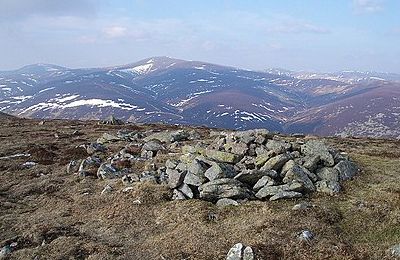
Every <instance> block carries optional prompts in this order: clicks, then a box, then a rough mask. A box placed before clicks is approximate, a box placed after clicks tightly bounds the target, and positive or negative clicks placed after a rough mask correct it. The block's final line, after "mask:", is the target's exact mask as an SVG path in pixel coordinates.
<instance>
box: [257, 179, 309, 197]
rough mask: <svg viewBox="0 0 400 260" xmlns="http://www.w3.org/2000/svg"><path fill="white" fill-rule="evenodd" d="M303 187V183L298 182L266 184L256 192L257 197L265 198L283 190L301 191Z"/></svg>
mask: <svg viewBox="0 0 400 260" xmlns="http://www.w3.org/2000/svg"><path fill="white" fill-rule="evenodd" d="M302 189H303V185H302V184H300V183H297V182H293V183H291V184H283V185H278V186H265V187H263V188H262V189H260V190H259V191H258V192H257V193H256V197H257V198H259V199H264V198H267V197H272V196H274V195H276V194H278V193H280V192H283V191H296V192H300V191H301V190H302Z"/></svg>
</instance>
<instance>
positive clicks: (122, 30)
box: [103, 26, 128, 38]
mask: <svg viewBox="0 0 400 260" xmlns="http://www.w3.org/2000/svg"><path fill="white" fill-rule="evenodd" d="M127 32H128V28H126V27H123V26H111V27H106V28H104V29H103V33H104V35H105V36H106V37H107V38H121V37H124V36H126V35H127Z"/></svg>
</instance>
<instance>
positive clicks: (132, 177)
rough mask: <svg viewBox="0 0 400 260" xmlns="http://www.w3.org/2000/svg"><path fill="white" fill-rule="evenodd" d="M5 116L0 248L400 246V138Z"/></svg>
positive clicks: (193, 254) (170, 253)
mask: <svg viewBox="0 0 400 260" xmlns="http://www.w3.org/2000/svg"><path fill="white" fill-rule="evenodd" d="M1 120H2V125H1V126H0V140H1V142H0V248H1V252H0V258H10V259H86V258H87V259H226V258H227V257H228V259H240V257H239V255H240V254H242V258H243V259H393V258H395V255H396V254H397V255H400V252H399V251H400V246H399V243H400V240H399V237H400V225H399V224H400V223H399V222H400V188H399V185H398V184H399V183H400V172H399V170H398V169H399V168H400V160H399V158H400V151H399V150H398V146H399V144H400V142H399V141H394V140H384V139H352V138H325V139H324V140H322V139H320V138H315V137H311V136H306V137H303V136H291V137H288V136H280V135H275V134H271V133H269V132H267V131H257V132H246V133H242V132H241V133H233V134H232V133H230V132H225V131H217V130H210V129H206V128H186V127H185V128H182V127H178V126H166V125H115V124H118V123H120V122H118V121H115V120H114V121H111V122H104V123H107V124H99V123H98V122H81V121H62V120H54V121H46V122H40V121H35V120H22V119H12V118H2V119H1ZM110 123H111V124H110ZM112 124H114V125H112ZM191 198H193V199H191ZM396 245H397V246H396ZM235 257H236V258H235Z"/></svg>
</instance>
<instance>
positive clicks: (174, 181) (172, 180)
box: [166, 168, 186, 189]
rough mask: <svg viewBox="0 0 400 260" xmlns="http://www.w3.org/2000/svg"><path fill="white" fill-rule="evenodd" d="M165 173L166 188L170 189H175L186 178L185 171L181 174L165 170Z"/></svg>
mask: <svg viewBox="0 0 400 260" xmlns="http://www.w3.org/2000/svg"><path fill="white" fill-rule="evenodd" d="M166 173H167V175H168V186H169V187H170V188H171V189H175V188H176V187H178V186H180V185H181V184H182V183H183V180H184V179H185V176H186V171H184V172H181V171H177V170H174V169H169V168H167V170H166Z"/></svg>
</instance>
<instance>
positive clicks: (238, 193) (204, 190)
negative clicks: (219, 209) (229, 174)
mask: <svg viewBox="0 0 400 260" xmlns="http://www.w3.org/2000/svg"><path fill="white" fill-rule="evenodd" d="M199 191H200V198H202V199H204V200H209V201H216V200H218V199H222V198H231V199H247V198H251V197H252V195H253V194H252V192H251V191H250V190H249V189H248V188H247V187H246V186H244V185H243V183H241V182H240V181H238V180H235V179H230V178H224V179H216V180H213V181H210V182H207V183H205V184H203V185H201V186H200V187H199Z"/></svg>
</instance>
